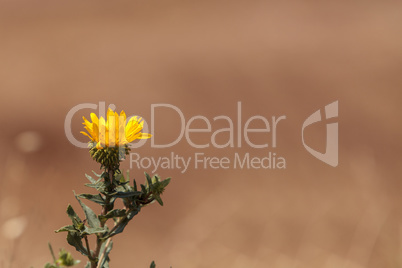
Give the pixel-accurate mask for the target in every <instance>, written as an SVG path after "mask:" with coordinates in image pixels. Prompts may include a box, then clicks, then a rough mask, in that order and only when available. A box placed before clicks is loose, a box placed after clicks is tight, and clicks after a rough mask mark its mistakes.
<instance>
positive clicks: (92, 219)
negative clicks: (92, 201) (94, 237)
mask: <svg viewBox="0 0 402 268" xmlns="http://www.w3.org/2000/svg"><path fill="white" fill-rule="evenodd" d="M74 195H75V198H76V199H77V200H78V202H79V203H80V205H81V207H82V209H83V210H84V213H85V216H86V218H87V221H88V225H89V227H91V228H98V227H100V221H99V219H98V217H97V216H96V214H95V213H94V212H93V210H92V209H90V208H89V207H88V206H87V205H85V204H84V203H83V202H82V201H81V200H80V198H79V197H78V196H77V195H76V194H75V193H74Z"/></svg>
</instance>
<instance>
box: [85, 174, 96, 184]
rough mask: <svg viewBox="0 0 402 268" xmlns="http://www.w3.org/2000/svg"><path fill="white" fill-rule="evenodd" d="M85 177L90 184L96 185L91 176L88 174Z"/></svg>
mask: <svg viewBox="0 0 402 268" xmlns="http://www.w3.org/2000/svg"><path fill="white" fill-rule="evenodd" d="M85 177H87V179H88V180H89V182H90V183H96V180H94V179H93V178H92V177H91V176H89V175H88V174H85Z"/></svg>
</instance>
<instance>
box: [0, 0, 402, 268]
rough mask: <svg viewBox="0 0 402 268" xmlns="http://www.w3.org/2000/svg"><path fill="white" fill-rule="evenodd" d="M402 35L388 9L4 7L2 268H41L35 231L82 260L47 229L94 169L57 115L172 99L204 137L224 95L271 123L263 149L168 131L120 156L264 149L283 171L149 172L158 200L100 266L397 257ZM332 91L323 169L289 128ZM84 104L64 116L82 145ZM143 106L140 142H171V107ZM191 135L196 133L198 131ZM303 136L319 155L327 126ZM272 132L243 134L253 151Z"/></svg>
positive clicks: (18, 3)
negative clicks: (145, 134) (334, 132)
mask: <svg viewBox="0 0 402 268" xmlns="http://www.w3.org/2000/svg"><path fill="white" fill-rule="evenodd" d="M401 33H402V3H401V2H400V1H301V2H294V3H291V2H288V1H244V0H235V1H141V0H140V1H137V0H134V1H120V0H119V1H75V0H73V1H22V0H15V1H14V0H13V1H7V0H6V1H1V2H0V92H1V99H0V103H1V105H0V112H1V117H0V125H1V131H0V148H1V154H0V173H1V175H0V267H2V268H3V267H4V268H6V267H7V268H8V267H12V268H17V267H31V266H33V267H35V268H39V267H43V264H44V263H46V262H47V261H50V259H51V257H50V254H49V252H48V248H47V242H48V241H50V242H51V243H52V244H53V246H54V248H56V249H57V248H62V247H64V248H66V249H69V250H72V251H73V252H74V256H75V257H76V258H78V259H81V260H84V257H83V256H80V255H79V254H78V253H76V252H75V251H74V250H73V249H72V248H71V247H70V246H69V245H67V243H66V241H65V234H55V233H54V232H53V230H56V229H58V228H59V227H61V226H63V225H66V224H68V222H69V219H68V217H67V215H66V214H65V209H66V206H67V204H68V203H71V204H73V206H75V207H78V203H77V202H76V201H75V199H74V197H73V192H72V190H73V189H74V190H75V191H76V192H84V191H88V189H86V188H85V187H84V186H83V184H84V183H85V182H86V179H85V177H84V174H85V173H91V170H95V171H98V170H99V167H98V166H97V165H96V163H94V161H92V160H91V158H90V157H89V154H88V152H87V150H86V149H80V148H77V147H75V146H74V145H72V144H71V143H70V142H69V141H68V139H67V138H66V135H65V130H64V123H65V118H66V115H67V113H68V112H69V111H70V109H72V108H73V107H74V106H76V105H78V104H82V103H93V104H96V105H99V103H100V102H105V103H106V105H109V104H114V105H115V106H116V109H117V110H118V111H120V110H121V109H124V110H125V111H126V112H127V114H130V115H133V114H136V115H141V116H143V117H144V119H145V120H146V121H147V122H151V105H152V104H160V103H165V104H171V105H174V106H176V107H178V108H179V109H180V110H181V111H182V112H183V114H184V116H185V120H186V122H188V120H189V119H190V118H191V117H193V116H196V115H202V116H205V117H207V118H208V119H209V120H210V121H211V125H212V130H213V131H216V130H219V129H221V128H225V127H228V126H227V124H225V123H224V121H223V120H220V121H219V120H217V121H214V120H213V118H214V117H216V116H219V115H225V116H229V117H230V118H233V120H234V122H237V121H236V120H237V117H236V116H237V105H238V102H241V106H242V120H243V121H242V122H243V123H242V124H243V125H244V122H245V121H246V120H247V119H248V118H250V117H251V116H254V115H262V116H264V117H266V118H269V119H270V118H271V117H272V116H277V117H278V116H280V115H286V120H284V121H281V122H280V123H279V125H278V129H277V147H276V148H272V146H271V145H270V147H269V148H268V149H267V148H266V149H253V148H251V147H250V146H248V145H247V144H245V142H244V140H243V144H242V146H241V147H240V148H239V147H237V144H236V146H235V147H234V148H223V149H217V148H214V147H213V146H210V147H209V148H206V149H195V148H193V147H192V146H190V145H189V144H188V143H187V141H186V139H185V138H183V139H182V140H181V141H180V142H179V143H178V144H177V145H175V146H173V147H171V148H166V149H157V148H152V147H151V146H150V143H149V142H148V143H147V144H146V145H144V146H142V147H141V148H138V149H135V150H133V152H135V153H138V154H139V155H141V156H147V157H149V156H153V157H163V156H169V155H170V154H171V153H172V152H173V153H175V154H177V155H180V156H183V157H194V154H195V153H204V154H205V156H210V157H212V156H216V157H225V156H226V157H230V158H233V155H234V154H235V153H239V154H241V155H243V154H245V153H250V156H258V157H263V156H266V155H267V152H268V151H271V152H275V153H276V154H277V155H278V156H283V157H284V158H285V159H286V169H284V170H280V169H239V168H237V169H234V168H230V169H212V168H208V169H203V168H198V169H195V168H194V165H192V167H190V168H189V170H187V171H186V172H185V173H181V170H180V169H177V168H175V169H158V170H157V173H159V175H160V176H162V177H164V178H165V177H168V176H171V177H172V178H173V179H172V182H171V184H170V185H169V187H168V189H167V191H166V192H165V194H164V201H165V206H164V207H160V206H158V205H157V204H153V205H151V206H149V207H147V208H145V209H144V210H143V211H142V212H141V214H140V215H139V216H137V217H136V218H135V220H134V221H133V222H132V223H131V224H130V225H129V226H128V227H127V229H126V231H125V234H124V235H120V236H118V237H116V238H115V246H114V249H113V251H112V254H111V259H112V262H111V264H112V267H123V268H125V267H149V264H150V262H151V261H152V260H155V262H156V264H157V267H170V266H172V267H175V268H180V267H186V268H193V267H194V268H195V267H197V268H207V267H208V268H209V267H231V268H245V267H247V268H260V267H261V268H263V267H264V268H265V267H273V268H289V267H298V268H304V267H305V268H340V267H348V268H358V267H359V268H360V267H364V268H367V267H370V268H374V267H381V268H383V267H402V214H401V212H402V198H401V193H402V182H401V178H402V177H401V174H402V173H401V171H402V170H401V168H400V166H401V165H400V161H401V145H402V143H401V137H402V135H401V134H402V125H401V122H402V121H401V115H402V111H401V104H400V103H401V99H402V93H401V87H402V34H401ZM336 100H338V101H339V118H338V119H337V120H338V122H339V165H338V166H337V167H335V168H334V167H331V166H329V165H327V164H325V163H323V162H321V161H319V160H318V159H316V158H314V157H313V156H312V155H310V154H309V153H308V152H307V151H306V150H305V148H304V147H303V144H302V141H301V127H302V124H303V121H304V120H305V119H306V118H307V117H308V116H309V115H310V114H312V113H313V112H315V111H316V110H318V109H323V108H324V106H325V105H326V104H329V103H332V102H334V101H336ZM90 112H94V110H91V109H84V110H80V111H79V112H77V113H76V114H74V116H73V118H72V132H73V134H74V136H75V137H76V138H77V139H79V140H80V141H81V142H85V141H86V138H85V137H84V136H82V135H81V134H79V131H81V130H82V125H81V121H82V119H81V117H82V116H86V117H87V118H88V116H89V113H90ZM95 112H96V111H95ZM157 112H158V113H157V115H156V116H155V129H154V130H153V134H154V137H153V138H154V139H155V141H157V142H159V143H162V142H165V143H168V142H169V141H173V140H174V139H175V138H176V137H178V135H179V134H180V129H181V124H180V120H179V118H178V115H177V113H175V112H174V111H173V110H168V109H165V110H163V109H162V108H161V109H159V110H157ZM335 121H336V120H335ZM194 127H196V124H194ZM198 127H200V128H201V127H202V128H203V127H205V126H204V125H203V124H200V125H199V126H198ZM255 127H261V126H255ZM235 130H236V131H237V125H236V126H235ZM236 133H237V132H236ZM192 135H193V136H192V137H193V138H194V142H197V143H199V144H202V143H208V142H210V136H211V134H208V133H205V134H192ZM221 135H222V136H221V137H220V139H221V141H222V143H224V141H225V140H226V139H227V137H226V138H225V136H224V135H225V134H221ZM236 135H237V134H236ZM305 135H306V143H307V144H309V145H310V146H311V147H313V148H316V149H317V150H321V151H323V150H325V148H324V147H325V146H324V143H325V123H322V124H317V125H316V126H314V127H313V126H312V127H311V128H309V129H306V132H305ZM271 138H272V136H271V134H269V133H254V134H250V139H251V140H252V141H254V142H255V143H258V144H262V143H266V142H268V143H270V142H271V140H270V139H271ZM235 140H236V141H237V136H236V137H235ZM122 168H123V169H130V176H131V177H135V178H136V179H137V180H139V181H142V180H143V172H144V171H147V172H150V173H151V172H152V169H151V168H149V169H145V170H144V169H140V170H138V169H137V168H135V167H133V166H132V167H131V168H130V165H129V161H126V162H125V163H124V164H123V166H122Z"/></svg>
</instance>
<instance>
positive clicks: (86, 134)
mask: <svg viewBox="0 0 402 268" xmlns="http://www.w3.org/2000/svg"><path fill="white" fill-rule="evenodd" d="M80 133H82V134H84V135H85V136H88V137H89V138H90V139H91V140H94V139H93V138H92V137H91V136H89V135H88V133H86V132H84V131H81V132H80Z"/></svg>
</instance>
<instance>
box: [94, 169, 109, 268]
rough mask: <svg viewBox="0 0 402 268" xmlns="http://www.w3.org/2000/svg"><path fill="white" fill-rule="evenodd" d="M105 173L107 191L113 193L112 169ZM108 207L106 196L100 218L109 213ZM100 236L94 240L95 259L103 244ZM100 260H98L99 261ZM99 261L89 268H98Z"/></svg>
mask: <svg viewBox="0 0 402 268" xmlns="http://www.w3.org/2000/svg"><path fill="white" fill-rule="evenodd" d="M106 172H108V175H109V176H108V180H109V181H108V184H109V189H108V191H109V192H111V191H113V188H114V186H113V180H114V169H113V168H107V169H106ZM109 207H110V197H109V196H106V198H105V205H103V206H102V212H101V215H102V216H105V215H106V214H107V213H108V212H109ZM101 227H102V228H103V227H105V222H104V221H101ZM101 236H102V235H101V234H100V235H98V236H97V238H96V249H95V252H94V258H95V259H97V257H98V256H99V253H100V249H101V247H102V243H103V241H102V239H101ZM106 248H107V247H105V250H106ZM103 255H104V253H103V254H102V256H103ZM99 260H100V259H99ZM99 260H98V261H95V262H91V268H96V267H97V266H98V263H99Z"/></svg>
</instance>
